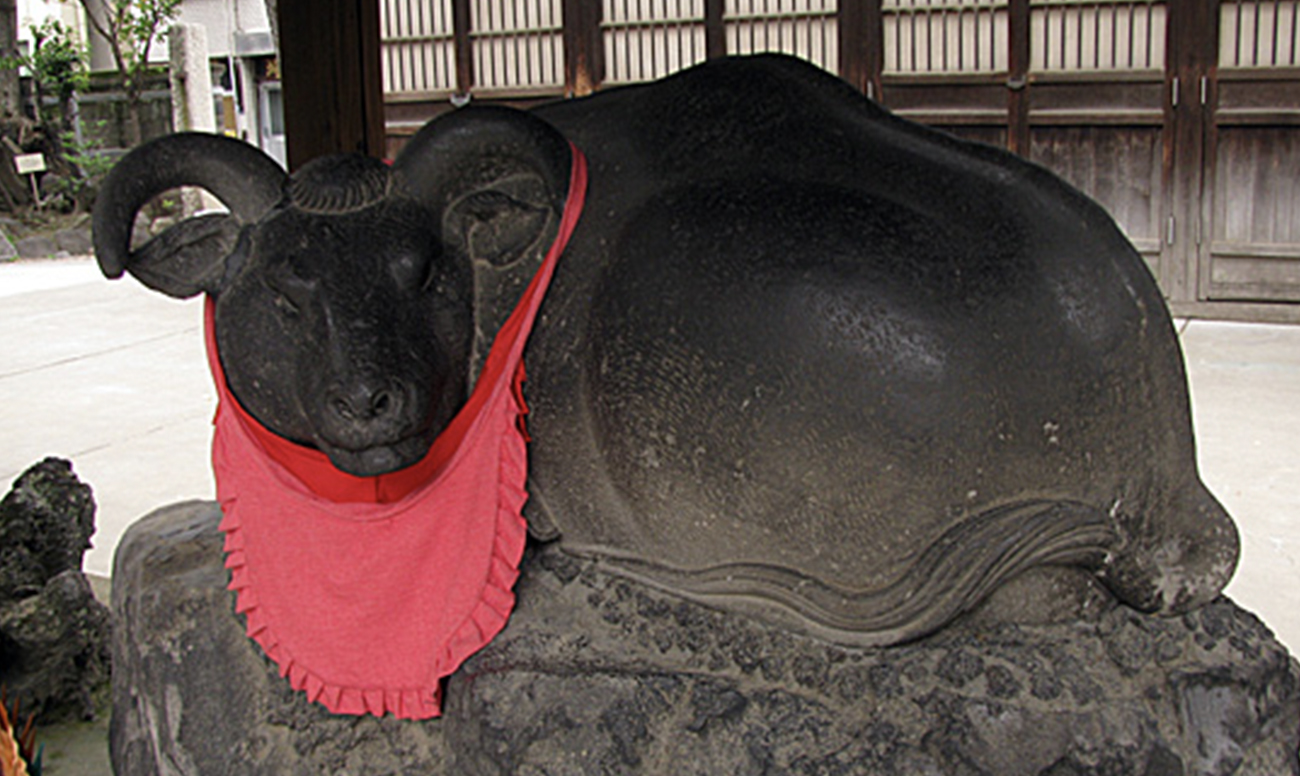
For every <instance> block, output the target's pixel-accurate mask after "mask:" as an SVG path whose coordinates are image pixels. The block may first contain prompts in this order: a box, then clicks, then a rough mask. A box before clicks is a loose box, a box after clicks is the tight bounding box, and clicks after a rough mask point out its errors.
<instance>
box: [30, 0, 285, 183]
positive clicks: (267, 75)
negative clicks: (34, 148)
mask: <svg viewBox="0 0 1300 776" xmlns="http://www.w3.org/2000/svg"><path fill="white" fill-rule="evenodd" d="M48 19H56V20H58V21H60V22H62V23H63V25H64V26H65V27H67V28H68V29H71V30H73V31H74V33H75V34H76V35H77V36H79V38H80V39H81V40H82V41H83V42H86V43H87V44H88V48H89V59H90V69H91V71H92V73H94V72H108V71H112V70H113V58H112V54H111V53H110V51H109V49H108V43H107V42H106V41H105V40H104V39H103V38H102V37H101V36H100V35H99V34H98V33H96V32H95V31H94V30H93V28H92V27H91V25H90V24H89V23H88V22H87V20H86V17H85V12H84V10H83V9H82V6H81V3H80V2H78V1H77V0H19V2H18V27H19V30H18V32H19V34H18V37H19V41H20V46H21V47H24V50H30V47H31V45H32V42H31V29H32V28H33V27H37V26H40V25H41V24H42V23H43V22H45V21H46V20H48ZM177 22H181V23H187V24H198V25H202V26H203V28H204V29H205V31H206V33H207V41H208V57H209V61H210V62H211V65H212V91H213V97H212V110H213V114H214V117H215V120H216V121H215V124H216V127H217V129H218V131H220V132H223V133H224V134H226V135H229V136H230V137H237V138H240V139H242V140H245V141H247V142H249V143H252V144H253V145H256V146H258V147H260V148H262V149H263V150H264V151H266V152H267V153H268V154H270V155H271V156H272V157H274V158H275V159H277V160H278V161H279V162H280V163H281V164H284V161H285V144H284V113H283V110H282V107H281V106H282V103H281V99H280V70H279V67H278V65H277V62H276V51H275V40H274V38H273V36H272V34H271V24H270V22H269V20H268V17H267V11H266V5H265V3H264V2H263V1H262V0H184V2H182V3H181V6H180V15H179V16H178V18H177ZM168 56H169V51H168V47H167V41H166V38H165V37H164V38H163V39H162V40H160V41H159V42H158V43H157V44H156V45H155V46H154V48H153V49H152V50H151V52H150V57H149V59H150V62H152V63H154V64H157V65H159V66H160V67H165V66H166V65H167V63H168ZM145 96H146V99H147V100H152V101H158V100H166V99H168V97H167V94H166V92H165V90H163V89H162V88H161V87H160V88H155V89H152V90H151V91H149V92H148V93H146V95H145ZM82 99H83V102H85V103H95V102H100V103H102V102H106V101H112V100H113V99H116V98H115V97H114V96H113V95H111V94H103V93H92V94H87V95H84V96H83V98H82ZM158 113H159V115H166V111H159V112H158ZM165 130H166V127H162V128H161V131H165ZM159 131H160V129H159V128H158V127H155V128H154V130H153V131H152V132H151V133H150V134H157V133H158V132H159Z"/></svg>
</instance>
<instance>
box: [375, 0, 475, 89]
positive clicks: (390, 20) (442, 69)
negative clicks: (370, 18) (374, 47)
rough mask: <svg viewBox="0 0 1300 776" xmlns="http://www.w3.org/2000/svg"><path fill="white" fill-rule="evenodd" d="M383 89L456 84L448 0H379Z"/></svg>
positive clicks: (435, 86)
mask: <svg viewBox="0 0 1300 776" xmlns="http://www.w3.org/2000/svg"><path fill="white" fill-rule="evenodd" d="M379 25H380V26H379V29H380V34H381V37H382V39H383V47H382V48H381V49H380V51H381V55H380V56H381V62H382V69H383V83H384V91H385V92H387V93H390V94H393V93H407V92H431V91H449V90H451V89H453V88H455V85H456V52H455V46H454V44H453V39H452V23H451V0H382V1H381V2H380V4H379Z"/></svg>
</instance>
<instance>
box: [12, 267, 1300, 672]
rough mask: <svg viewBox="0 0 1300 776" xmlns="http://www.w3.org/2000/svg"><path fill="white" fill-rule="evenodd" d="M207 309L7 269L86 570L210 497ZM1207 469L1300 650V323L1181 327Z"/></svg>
mask: <svg viewBox="0 0 1300 776" xmlns="http://www.w3.org/2000/svg"><path fill="white" fill-rule="evenodd" d="M200 328H201V308H200V304H199V303H198V302H197V301H189V302H175V301H171V300H168V299H165V298H163V297H161V296H159V295H157V294H154V293H151V292H148V291H146V290H144V289H143V288H141V287H140V286H138V285H136V284H135V283H134V282H132V281H129V280H128V281H123V282H117V283H110V282H108V281H105V280H104V279H102V278H101V277H100V276H99V274H98V272H97V271H96V269H95V267H94V265H93V264H92V263H91V262H90V261H89V260H85V259H82V260H69V261H56V262H20V263H16V264H4V265H0V440H2V443H0V488H3V489H4V490H5V491H6V492H7V490H8V488H9V483H10V481H11V480H12V479H13V478H14V477H15V476H16V475H18V474H19V473H20V472H21V471H22V470H24V469H25V468H26V467H27V466H29V465H31V464H32V463H34V462H36V461H37V460H39V459H40V458H42V457H43V456H46V455H58V456H62V457H65V458H69V459H71V460H72V461H73V462H74V465H75V468H76V471H77V473H78V475H79V476H80V477H81V478H82V479H83V480H84V481H86V482H88V483H90V484H91V486H92V487H93V488H94V489H95V498H96V501H97V502H98V504H99V516H98V522H99V532H98V534H97V535H96V537H95V548H94V549H93V550H92V551H91V552H90V553H89V554H88V555H87V556H86V568H87V569H88V570H89V571H92V572H95V573H98V574H107V573H109V572H110V570H111V566H112V554H113V549H114V547H115V546H116V544H117V541H118V538H119V537H120V536H121V534H122V531H123V530H125V528H126V527H127V525H129V524H130V523H131V522H132V521H133V520H135V519H137V518H139V517H142V516H143V515H145V514H146V513H147V512H149V511H150V510H152V509H154V508H155V507H158V506H161V505H164V504H168V503H171V502H174V501H178V500H181V499H189V498H211V497H212V494H213V486H212V477H211V474H210V472H209V469H208V449H207V448H208V444H209V434H210V426H209V420H210V417H211V414H212V409H213V402H214V401H215V399H214V394H213V390H212V386H211V383H210V380H209V377H208V374H207V368H206V366H205V365H204V361H203V358H204V357H203V347H202V341H201V335H200ZM1180 328H1181V330H1182V340H1183V346H1184V350H1185V352H1186V354H1187V362H1188V370H1189V374H1190V378H1191V384H1192V397H1193V405H1194V413H1195V422H1196V428H1197V441H1198V446H1199V455H1200V463H1201V473H1202V476H1203V478H1204V479H1205V481H1206V482H1207V483H1208V485H1209V486H1210V488H1211V490H1213V491H1214V492H1215V493H1216V494H1217V495H1218V496H1219V499H1220V500H1221V501H1222V502H1223V503H1224V504H1225V506H1227V508H1228V510H1229V511H1230V512H1231V513H1232V514H1233V516H1234V517H1235V518H1236V520H1237V523H1238V525H1239V526H1240V527H1241V529H1242V534H1243V552H1242V559H1241V566H1240V569H1239V571H1238V573H1237V577H1236V578H1235V579H1234V581H1233V583H1232V585H1231V586H1230V587H1229V589H1228V592H1229V594H1230V595H1232V596H1233V597H1234V598H1235V599H1236V600H1237V601H1238V602H1239V603H1241V604H1242V605H1244V606H1245V607H1247V608H1249V609H1251V610H1253V611H1255V612H1256V613H1257V614H1259V615H1260V616H1261V618H1262V619H1263V620H1264V621H1265V622H1266V623H1268V624H1269V625H1270V626H1271V627H1272V628H1273V629H1274V630H1275V631H1276V632H1277V633H1278V634H1279V636H1280V637H1281V639H1282V640H1283V641H1284V642H1285V643H1286V644H1288V645H1289V647H1290V648H1291V650H1292V651H1293V652H1300V441H1297V440H1300V326H1265V325H1250V324H1232V323H1217V322H1205V321H1193V322H1190V323H1187V322H1181V323H1180Z"/></svg>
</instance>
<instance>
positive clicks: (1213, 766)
mask: <svg viewBox="0 0 1300 776" xmlns="http://www.w3.org/2000/svg"><path fill="white" fill-rule="evenodd" d="M218 519H219V513H218V510H217V509H216V507H215V505H212V504H210V503H205V502H193V503H189V504H183V505H176V506H174V507H169V508H167V509H164V510H160V511H159V512H157V513H154V514H153V515H151V516H149V517H148V518H146V519H145V520H143V521H141V522H139V523H137V524H136V526H135V527H133V528H132V529H131V531H130V532H129V533H128V535H127V537H126V538H125V539H124V541H123V543H122V545H121V549H119V551H118V557H117V561H116V571H115V575H114V579H115V583H114V589H113V596H114V601H113V606H114V611H115V615H116V616H117V617H118V618H119V619H118V622H119V623H120V625H119V627H118V629H117V631H116V634H115V642H114V657H115V661H116V665H117V669H118V670H117V671H116V672H115V675H114V689H113V692H114V718H113V724H112V736H111V742H112V751H113V762H114V767H115V770H116V773H117V774H118V775H119V776H128V775H130V774H153V773H157V772H160V769H162V767H163V764H164V763H165V764H166V767H167V770H168V772H171V773H204V774H222V773H240V774H331V776H336V775H338V774H357V773H367V774H399V773H421V774H440V773H446V774H457V775H458V776H460V775H462V774H589V773H590V774H623V773H628V774H633V773H646V774H667V773H672V774H710V775H712V774H886V775H889V774H900V775H901V774H907V775H908V776H915V775H922V776H924V775H926V774H943V775H945V776H946V775H948V774H952V775H953V776H957V775H960V776H977V775H982V774H989V775H990V776H992V775H994V774H996V776H1016V775H1017V774H1026V775H1027V776H1082V775H1084V774H1095V775H1096V776H1104V775H1110V774H1115V775H1116V776H1118V775H1120V774H1124V775H1125V776H1128V775H1129V774H1135V775H1137V776H1192V775H1193V774H1197V775H1213V776H1227V775H1228V774H1235V775H1237V776H1245V775H1247V774H1251V775H1259V776H1264V775H1267V776H1279V775H1285V774H1293V775H1294V774H1300V764H1298V763H1297V745H1298V743H1300V664H1297V663H1296V661H1295V660H1293V659H1292V658H1291V657H1290V656H1289V655H1288V654H1287V652H1286V650H1285V649H1284V648H1283V647H1282V646H1281V645H1279V644H1278V643H1277V641H1276V640H1274V639H1273V637H1272V635H1271V634H1270V633H1269V632H1268V630H1267V628H1265V627H1264V626H1263V625H1262V624H1261V623H1260V622H1259V621H1258V620H1257V619H1256V618H1255V617H1253V616H1252V615H1250V614H1249V613H1247V612H1245V611H1243V610H1241V609H1239V608H1238V607H1236V606H1235V605H1234V604H1233V603H1232V602H1230V601H1228V600H1226V599H1220V600H1218V601H1216V602H1214V603H1212V604H1210V605H1209V606H1206V607H1204V608H1202V609H1200V610H1198V611H1196V612H1193V613H1191V614H1188V615H1186V616H1183V617H1180V618H1172V619H1162V618H1156V617H1151V616H1147V615H1143V614H1140V613H1137V612H1135V611H1133V610H1131V609H1128V608H1126V607H1123V606H1119V605H1115V604H1113V603H1111V604H1107V605H1105V606H1098V607H1092V608H1093V610H1094V614H1092V615H1091V616H1090V617H1088V618H1086V619H1084V620H1082V621H1080V620H1077V619H1076V620H1075V621H1073V622H1068V623H1066V622H1062V623H1046V624H1040V625H1033V626H1028V625H1013V624H1008V623H1006V622H1005V621H1004V620H1001V619H1000V618H999V617H997V616H995V615H991V614H990V611H991V610H994V609H996V607H990V608H987V609H986V610H985V611H983V612H976V613H975V614H974V615H972V616H971V617H968V618H965V619H963V620H961V621H959V622H957V623H956V624H955V625H953V626H952V627H950V628H948V629H946V630H944V631H943V632H941V633H940V634H938V635H936V636H933V637H930V638H927V639H924V640H921V641H917V642H913V643H911V644H907V645H903V646H898V647H892V648H888V649H874V650H873V649H844V648H839V647H833V646H829V645H827V644H825V643H822V642H819V641H816V640H813V639H809V638H804V637H800V636H795V635H791V634H790V633H787V632H783V631H780V630H777V629H774V628H772V627H770V626H765V625H762V624H758V623H755V622H753V621H750V620H747V619H744V618H741V617H738V616H736V615H724V614H720V613H718V612H715V611H713V610H710V609H707V608H704V607H701V606H698V605H695V604H692V603H688V602H685V601H682V600H681V599H678V598H675V597H672V596H669V595H666V594H662V593H660V592H657V591H655V590H653V589H650V588H647V587H644V586H641V585H638V584H635V583H632V582H629V581H627V580H624V579H621V578H618V577H615V576H611V575H608V574H606V573H604V572H603V571H602V570H601V569H600V568H599V567H597V566H595V565H593V564H590V563H587V562H583V561H577V560H574V559H572V558H570V557H568V556H565V555H563V554H560V553H558V552H555V551H551V550H543V551H539V552H534V553H530V555H529V556H528V557H527V558H526V559H525V566H524V573H523V576H522V577H521V581H520V584H519V587H518V593H519V605H518V608H517V610H516V612H515V615H514V617H513V618H512V620H511V623H510V625H509V626H508V627H507V628H506V630H505V631H504V632H503V633H502V634H501V635H500V636H499V637H498V638H497V639H496V640H495V641H493V642H492V643H491V644H490V645H489V646H488V647H487V648H485V649H484V650H483V651H482V652H480V653H479V654H478V655H476V656H475V657H474V658H472V659H471V660H470V661H469V662H467V663H466V664H465V665H464V666H463V667H462V669H461V671H460V672H459V673H458V674H456V675H455V676H453V677H452V678H451V679H450V680H449V682H448V685H447V688H446V702H445V709H444V710H445V716H444V717H443V718H441V719H438V720H432V721H426V722H410V721H398V720H394V719H392V718H391V717H389V718H385V719H374V718H370V717H366V718H351V717H336V716H332V715H330V714H329V713H328V712H326V711H325V710H324V709H323V708H322V707H319V706H316V705H312V704H309V703H307V702H305V700H304V699H303V697H302V696H301V695H300V694H297V693H293V692H292V691H290V690H289V689H288V686H287V683H286V682H284V681H283V680H281V679H279V677H278V675H277V673H276V669H275V667H274V665H273V664H271V663H270V662H269V661H267V660H265V659H264V658H263V657H262V655H261V654H260V652H258V650H257V648H256V646H255V645H254V644H253V643H252V642H251V641H250V640H248V639H247V638H245V637H244V636H243V623H242V620H241V618H239V617H238V616H237V615H235V614H234V613H233V599H232V596H231V595H230V594H229V593H228V592H226V591H225V590H224V584H225V581H226V574H225V572H224V570H223V567H222V562H221V555H220V553H221V536H220V534H219V532H218V531H217V528H216V525H217V522H218Z"/></svg>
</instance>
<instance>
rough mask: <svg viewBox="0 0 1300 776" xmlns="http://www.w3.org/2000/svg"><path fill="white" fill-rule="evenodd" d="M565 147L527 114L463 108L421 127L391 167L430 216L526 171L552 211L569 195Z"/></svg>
mask: <svg viewBox="0 0 1300 776" xmlns="http://www.w3.org/2000/svg"><path fill="white" fill-rule="evenodd" d="M569 154H570V151H569V143H568V141H567V140H565V138H564V136H563V135H561V134H560V132H559V130H557V129H556V128H555V127H553V126H551V125H550V124H548V123H547V122H546V121H544V120H542V119H540V118H537V117H536V116H534V115H532V114H531V113H525V112H524V111H520V110H515V109H512V108H503V107H487V106H485V107H479V106H474V107H466V108H461V109H459V110H456V111H453V112H451V113H448V114H444V115H443V116H441V117H439V118H437V119H434V120H433V121H431V122H429V123H428V124H426V125H425V126H424V127H423V128H422V129H421V130H420V131H419V132H417V133H416V134H415V137H413V138H411V140H410V142H408V143H407V144H406V146H405V147H404V148H403V149H402V152H401V153H400V154H398V156H397V160H396V161H394V162H393V172H394V173H395V174H397V175H398V176H399V177H400V178H401V180H402V182H403V184H404V186H405V189H406V191H407V192H408V193H409V194H410V195H411V196H413V197H415V198H416V199H418V200H420V201H422V202H424V203H425V204H426V205H428V206H430V207H432V208H433V209H434V210H436V211H439V212H440V211H442V210H445V209H446V208H447V206H448V205H449V204H451V202H452V201H453V200H455V199H456V197H457V196H459V195H461V194H463V193H465V192H466V191H471V190H474V189H477V188H481V187H483V186H485V185H490V184H491V182H492V181H494V180H497V179H500V178H502V177H504V176H506V175H509V174H511V173H512V172H520V171H524V170H527V171H528V172H529V173H532V174H535V175H539V176H541V178H542V179H543V180H544V182H545V188H546V190H547V191H548V192H550V194H551V196H552V199H553V201H552V202H550V203H548V204H550V205H551V206H552V207H553V208H555V210H556V211H557V212H558V211H559V210H561V209H563V207H564V198H565V196H566V195H567V194H568V190H569V165H570V158H569Z"/></svg>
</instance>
